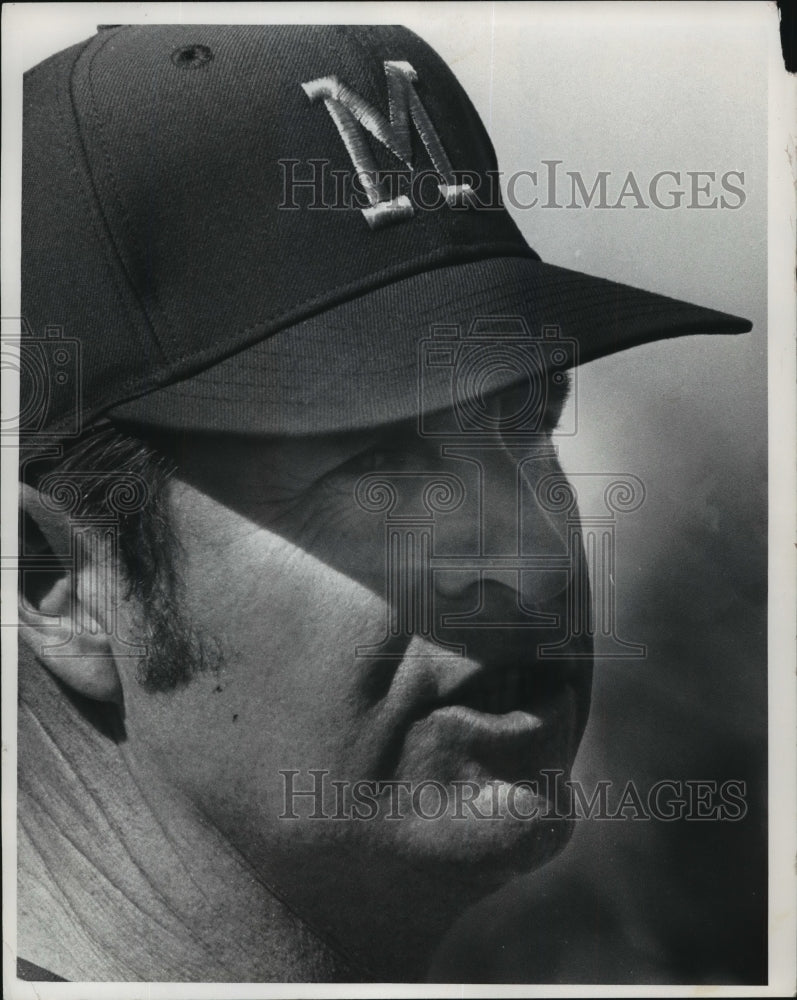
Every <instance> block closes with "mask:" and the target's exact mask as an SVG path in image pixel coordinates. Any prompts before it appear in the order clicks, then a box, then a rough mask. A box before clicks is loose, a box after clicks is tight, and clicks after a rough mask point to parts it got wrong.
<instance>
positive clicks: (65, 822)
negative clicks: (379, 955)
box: [18, 657, 364, 982]
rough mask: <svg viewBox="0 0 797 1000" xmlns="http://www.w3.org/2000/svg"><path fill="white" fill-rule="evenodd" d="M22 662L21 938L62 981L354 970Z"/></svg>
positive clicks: (302, 977)
mask: <svg viewBox="0 0 797 1000" xmlns="http://www.w3.org/2000/svg"><path fill="white" fill-rule="evenodd" d="M23 661H24V662H22V663H21V670H20V709H19V712H20V716H19V741H18V750H19V762H20V768H19V773H20V778H19V842H18V851H19V870H20V878H19V903H18V913H19V937H18V951H19V953H20V954H21V956H22V957H23V958H26V959H28V960H29V961H31V962H34V963H36V964H37V965H40V966H42V967H44V968H46V969H49V970H51V971H52V972H54V973H56V974H58V975H60V976H63V978H65V979H68V980H70V981H92V980H104V981H143V982H153V981H176V982H202V981H209V982H225V981H226V982H269V981H271V982H334V981H352V980H358V979H361V978H363V975H364V973H363V972H362V971H359V970H358V969H357V968H355V967H353V966H352V965H351V964H349V963H348V962H347V960H346V959H345V958H343V957H342V956H341V955H340V954H339V953H338V951H337V950H336V949H335V948H333V947H332V946H331V945H330V944H329V943H327V942H326V941H324V940H323V939H322V937H321V936H320V935H318V934H317V933H314V932H313V931H312V930H310V928H309V927H308V926H307V925H306V923H305V922H304V921H302V920H301V919H299V918H298V917H297V916H296V915H294V914H293V913H292V912H291V910H290V909H289V907H288V906H287V905H286V904H285V903H283V902H282V901H280V900H279V899H277V898H276V897H275V895H274V894H273V893H271V892H270V891H269V890H268V888H267V887H266V886H265V885H264V884H263V883H262V881H261V880H260V879H258V878H257V876H256V874H255V873H254V872H253V871H252V870H251V869H250V868H249V867H248V866H247V865H246V863H245V862H244V861H243V859H242V858H241V857H240V856H239V855H238V854H237V853H236V852H235V851H234V850H233V849H232V848H231V847H230V845H229V844H228V843H227V842H226V841H225V840H224V838H222V837H221V836H220V835H219V834H218V832H217V831H216V830H215V829H214V828H213V827H212V826H211V825H210V824H208V823H206V822H205V821H204V820H203V819H202V817H201V816H198V815H196V813H192V812H191V811H190V810H189V809H188V808H187V807H186V806H185V805H184V804H183V803H180V802H177V801H175V802H173V803H171V807H170V808H168V809H164V808H162V803H161V804H160V805H159V804H158V795H157V792H154V790H153V789H152V788H146V787H143V783H142V781H141V778H140V777H139V776H138V775H137V774H136V769H135V766H131V763H132V762H131V761H130V760H129V757H128V754H127V753H126V752H125V748H124V742H123V741H120V742H117V741H115V740H113V739H111V738H110V737H109V736H107V735H104V734H102V733H101V732H100V731H98V729H97V728H96V725H95V723H94V722H92V721H91V720H89V719H87V718H86V717H85V715H84V712H83V711H81V708H80V706H79V705H78V704H77V703H75V704H73V703H72V702H70V701H69V700H68V699H67V698H66V696H65V695H64V692H63V691H62V690H61V689H60V688H59V686H58V684H57V683H56V682H55V681H54V680H53V678H52V677H51V676H50V675H49V674H47V673H46V671H45V670H44V669H43V668H42V667H41V666H40V665H39V664H38V663H37V662H36V661H35V660H33V659H32V658H30V657H24V658H23Z"/></svg>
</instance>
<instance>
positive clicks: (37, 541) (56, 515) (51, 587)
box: [19, 483, 122, 704]
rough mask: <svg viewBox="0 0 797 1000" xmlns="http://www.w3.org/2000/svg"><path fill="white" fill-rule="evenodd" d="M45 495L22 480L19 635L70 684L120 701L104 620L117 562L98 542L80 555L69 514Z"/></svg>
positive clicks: (100, 697) (83, 692) (99, 698)
mask: <svg viewBox="0 0 797 1000" xmlns="http://www.w3.org/2000/svg"><path fill="white" fill-rule="evenodd" d="M46 500H47V498H46V497H45V498H42V495H41V494H40V492H39V491H38V490H37V489H35V488H34V487H31V486H29V485H27V484H25V483H21V484H20V493H19V514H20V517H19V524H20V537H19V563H20V572H19V633H20V635H21V637H22V638H23V640H24V641H25V642H26V643H27V644H28V645H29V646H30V647H31V649H32V650H33V652H34V653H35V655H36V656H37V657H38V658H39V659H40V660H41V662H42V663H43V664H44V665H45V666H46V667H47V669H48V670H49V671H50V672H51V673H53V674H55V676H56V677H57V678H58V679H59V680H60V681H62V682H63V683H64V684H66V685H67V686H68V687H69V688H71V689H72V690H74V691H76V692H77V693H78V694H81V695H84V696H85V697H87V698H93V699H95V700H97V701H112V702H116V703H118V704H121V702H122V686H121V683H120V679H119V672H118V670H117V667H116V661H115V659H114V655H113V648H112V645H111V642H110V636H109V634H108V621H107V620H103V617H104V616H105V615H107V614H108V600H109V594H108V593H107V588H106V584H107V581H108V579H110V575H111V574H114V573H115V572H116V566H115V565H107V563H108V560H109V559H110V555H109V554H108V553H107V552H103V549H102V547H101V546H87V548H89V549H92V550H93V551H91V552H90V554H83V555H82V557H81V558H78V557H77V556H76V553H75V551H74V549H75V548H76V546H75V544H74V539H73V537H72V527H71V521H70V518H69V516H68V515H67V514H65V513H63V512H60V511H58V510H55V509H53V508H54V507H55V505H54V504H52V503H50V504H48V503H47V502H46ZM100 560H104V562H103V564H102V565H97V562H98V561H100ZM104 588H106V589H104Z"/></svg>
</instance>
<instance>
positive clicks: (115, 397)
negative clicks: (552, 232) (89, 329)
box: [87, 244, 539, 420]
mask: <svg viewBox="0 0 797 1000" xmlns="http://www.w3.org/2000/svg"><path fill="white" fill-rule="evenodd" d="M476 246H477V247H478V249H483V247H482V245H481V244H478V245H476ZM496 249H497V248H496V247H495V246H492V247H491V248H490V250H491V252H490V254H489V255H487V256H485V257H483V258H481V257H475V256H474V257H471V258H470V260H468V261H462V260H451V259H449V260H443V261H439V262H437V263H436V264H430V263H429V262H428V261H425V262H424V263H425V264H426V267H425V270H438V269H441V268H444V267H447V266H451V267H453V266H456V265H457V264H462V263H476V262H477V261H480V260H493V259H501V258H505V257H519V258H521V259H524V260H526V259H533V260H539V258H538V257H537V255H536V254H535V253H534V251H533V250H532V249H531V247H529V248H528V253H525V254H524V253H521V252H519V251H520V249H521V248H519V247H513V248H512V250H511V251H507V252H505V253H496ZM446 252H450V248H447V251H446ZM415 263H416V264H417V265H418V266H417V268H415V269H413V270H411V271H408V272H406V273H400V274H394V273H393V272H389V273H390V274H392V275H393V276H394V277H395V280H396V281H401V280H403V279H405V278H410V277H413V275H414V274H418V273H421V265H420V262H418V261H416V262H415ZM376 273H377V275H381V274H384V273H385V271H384V270H383V271H381V272H376ZM386 285H387V283H384V284H381V285H375V286H374V285H371V286H369V287H367V288H364V289H363V290H362V292H361V293H360V295H352V296H351V298H349V299H346V298H341V299H340V301H335V302H328V301H327V300H326V299H324V300H314V302H315V303H316V304H317V305H318V307H319V308H318V309H314V310H311V311H310V312H309V313H308V314H307V315H299V316H297V317H296V318H294V317H293V315H292V313H291V311H290V310H289V311H287V312H285V311H283V312H278V313H274V314H272V315H271V316H267V317H265V318H263V319H261V320H259V321H257V322H256V323H253V324H250V325H249V326H247V327H244V328H243V329H242V330H240V331H239V332H238V335H239V336H241V335H242V334H246V333H250V332H253V331H255V330H256V329H257V327H259V326H262V325H263V324H265V323H269V322H272V321H273V320H274V319H275V318H276V317H284V319H285V325H284V326H279V327H277V328H275V329H273V330H269V331H267V332H266V333H264V335H263V336H262V337H260V338H259V339H258V340H253V341H251V342H246V343H243V344H238V345H236V347H235V348H234V349H233V350H231V351H230V352H229V353H228V354H226V355H224V356H223V357H219V358H215V359H214V360H213V361H211V362H210V364H217V363H221V362H222V361H225V360H227V358H230V357H233V356H234V355H236V354H238V353H240V352H241V351H245V350H246V349H247V348H248V347H252V346H253V345H254V344H257V343H259V342H261V341H264V340H267V339H268V338H269V337H272V336H275V335H276V334H278V333H280V332H282V331H283V330H284V329H287V328H289V327H291V326H294V325H296V324H298V323H300V322H302V321H303V320H306V319H310V318H311V317H312V316H313V315H316V314H317V313H318V312H321V311H323V310H322V308H321V307H323V306H326V307H328V308H330V309H332V308H334V307H335V306H336V305H340V304H342V303H343V302H345V301H352V300H353V299H355V298H359V297H360V296H361V295H367V294H369V293H370V292H374V291H377V290H378V289H379V288H384V287H386ZM348 288H349V286H342V287H341V289H339V291H340V292H341V295H343V294H344V293H345V292H346V291H347V290H348ZM210 350H211V349H210V348H208V349H207V351H206V352H205V353H202V352H198V353H191V352H187V353H186V354H183V355H181V356H180V357H177V358H172V359H167V360H166V361H165V362H164V363H163V364H162V365H160V366H159V367H158V368H157V369H155V370H152V369H150V370H149V372H148V373H147V374H148V376H149V377H152V378H153V379H154V380H157V378H158V376H160V375H167V376H168V375H170V374H174V373H173V371H172V368H173V366H174V365H175V364H176V363H178V362H180V361H185V360H188V359H194V360H196V361H197V363H199V364H204V363H205V362H206V361H207V357H206V354H207V353H208V352H210ZM201 370H202V369H199V370H198V371H197V372H192V371H187V372H184V373H182V374H181V375H179V376H177V377H176V378H175V381H181V380H182V379H187V378H191V377H192V375H194V374H198V373H199V371H201ZM142 380H143V377H142V376H141V375H137V376H135V377H134V378H130V379H127V381H125V382H123V383H121V384H118V385H116V386H115V388H114V389H113V391H112V393H111V395H110V396H106V397H105V398H104V399H102V400H101V401H99V402H97V403H96V404H95V405H94V406H93V407H92V409H91V410H90V411H89V415H88V416H87V420H91V419H94V417H96V416H98V415H99V414H101V413H102V412H104V411H105V410H106V409H108V408H109V407H111V406H115V405H121V404H122V403H125V402H129V401H130V400H131V399H135V398H137V397H138V396H140V395H146V392H144V393H135V394H134V395H132V396H130V397H129V398H128V399H119V394H120V393H122V394H123V393H125V392H128V391H131V390H133V389H137V388H139V387H141V384H142ZM170 384H172V383H169V382H164V383H162V384H156V385H155V386H153V388H152V389H150V390H149V391H156V390H157V389H161V388H165V387H166V386H167V385H170Z"/></svg>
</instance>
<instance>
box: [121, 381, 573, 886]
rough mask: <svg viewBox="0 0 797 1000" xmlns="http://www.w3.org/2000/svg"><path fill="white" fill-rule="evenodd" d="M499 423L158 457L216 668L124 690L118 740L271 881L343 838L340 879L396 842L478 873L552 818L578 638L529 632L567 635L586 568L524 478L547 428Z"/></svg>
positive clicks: (530, 843) (194, 615)
mask: <svg viewBox="0 0 797 1000" xmlns="http://www.w3.org/2000/svg"><path fill="white" fill-rule="evenodd" d="M507 398H508V397H507V396H506V395H504V396H503V397H502V399H500V400H499V399H497V400H496V403H495V405H496V406H497V407H500V406H502V405H506V399H507ZM562 403H563V400H562V399H561V398H554V399H553V402H552V404H551V411H550V412H549V414H548V415H547V417H546V424H545V426H546V428H547V430H548V431H550V430H551V428H552V426H553V424H554V423H555V420H556V418H557V410H558V409H559V408H560V407H561V405H562ZM497 412H499V413H500V410H499V411H497ZM425 426H426V427H427V428H429V427H431V428H432V430H434V423H433V422H432V423H429V421H427V422H426V425H425ZM441 426H443V418H442V417H441ZM446 426H447V425H446ZM496 426H497V428H498V429H497V430H494V431H493V432H491V433H490V434H489V435H487V436H484V435H482V436H481V437H480V438H479V441H478V442H475V441H472V440H469V439H467V440H466V439H464V438H462V439H459V440H458V441H456V442H454V444H451V443H450V442H449V446H448V448H447V449H444V448H443V447H442V446H441V442H440V439H438V438H437V437H434V436H432V437H429V436H425V437H421V436H419V434H418V430H417V425H416V423H415V422H411V423H408V424H401V425H394V426H391V427H388V428H383V429H378V430H375V431H363V432H357V433H349V434H340V435H330V436H326V437H321V436H319V437H316V438H302V439H294V440H290V439H287V438H284V439H281V440H264V439H262V438H243V437H241V438H231V437H229V436H223V437H222V436H208V437H206V438H199V437H194V438H192V439H191V440H186V443H185V448H184V450H183V451H182V453H181V454H180V455H179V456H178V461H179V474H178V478H177V480H176V481H175V482H174V484H173V487H172V491H171V498H170V499H171V503H172V508H173V512H174V518H175V521H176V529H177V534H178V537H179V539H180V542H181V545H182V548H183V554H182V560H181V562H182V572H183V577H184V582H185V602H186V612H187V615H188V617H189V619H190V620H191V621H192V622H193V623H194V625H195V627H196V628H197V630H198V631H199V633H200V635H201V637H202V638H203V640H204V641H205V642H206V643H208V642H211V643H218V646H219V648H220V651H221V653H222V656H223V666H222V667H221V668H220V670H219V671H218V672H215V671H214V672H205V673H199V674H198V675H197V676H196V677H195V678H194V680H193V681H192V682H191V683H190V684H188V685H186V686H184V687H181V688H179V689H178V690H176V691H174V692H170V693H168V694H165V695H161V694H158V695H153V694H150V693H147V692H146V691H144V690H142V689H141V688H140V687H137V686H136V685H127V691H126V695H125V697H126V704H125V708H126V725H127V730H128V734H129V738H130V744H131V745H133V744H134V743H136V740H137V739H138V742H137V743H136V745H139V746H146V748H147V749H146V754H147V756H148V758H149V761H150V762H151V763H152V764H153V765H154V768H155V769H156V770H158V771H159V773H161V774H162V775H164V778H165V780H166V782H167V783H169V784H171V785H172V786H173V787H174V789H175V792H176V793H177V794H181V795H183V796H185V797H186V798H187V799H188V801H189V802H190V803H191V804H192V805H194V806H196V807H197V808H198V809H199V810H200V811H201V813H202V815H204V816H205V817H207V818H209V819H210V821H211V822H212V823H214V824H215V825H216V826H217V827H218V828H220V829H221V830H222V831H223V832H224V834H225V835H226V836H227V837H228V838H229V839H230V840H231V841H232V843H233V844H235V846H236V847H237V848H238V849H239V850H240V851H241V852H242V853H243V855H244V856H245V857H246V858H247V859H248V860H249V861H250V862H252V863H253V864H254V866H255V867H256V869H258V870H260V871H264V872H266V873H268V874H269V877H271V878H272V879H273V880H275V882H276V884H277V885H278V886H279V885H281V884H282V883H283V882H285V883H290V887H288V886H286V885H284V884H283V889H284V891H286V892H290V891H292V890H293V889H295V886H296V885H298V884H299V883H301V882H302V880H305V881H309V882H310V883H312V881H313V880H312V878H310V877H309V876H308V873H311V872H313V871H315V870H317V872H318V877H319V878H321V877H324V876H323V875H322V873H326V874H327V875H328V873H329V872H330V870H335V871H339V870H340V857H341V856H344V855H345V857H347V858H349V862H350V866H349V869H348V871H349V873H350V874H351V877H352V878H355V879H356V878H357V865H358V864H359V861H360V859H363V858H368V859H370V861H373V860H374V859H376V860H377V862H379V859H381V862H382V864H383V870H384V868H389V867H390V866H391V865H392V864H394V863H396V862H397V859H401V864H406V863H408V862H409V863H410V864H412V865H413V866H414V868H415V869H416V870H417V869H418V868H420V869H421V870H423V869H425V868H426V867H427V866H428V870H429V871H434V870H440V868H441V866H443V867H446V866H447V863H456V864H457V865H458V869H457V870H458V871H459V872H461V874H462V876H463V878H464V879H465V881H468V880H470V879H474V880H475V879H477V878H479V879H482V878H484V877H487V880H488V881H494V882H495V883H496V884H498V883H500V881H502V880H503V879H505V878H506V877H507V875H509V874H511V873H514V872H517V871H525V870H529V869H531V868H533V867H536V866H537V865H538V864H540V863H541V862H542V861H544V860H545V859H546V858H547V857H549V856H550V855H551V854H553V853H554V852H555V851H556V850H557V849H559V847H561V845H562V844H563V843H564V842H565V841H566V839H567V836H568V835H569V831H570V827H569V825H568V823H567V822H566V821H565V820H564V819H556V818H554V819H551V818H550V817H549V818H547V819H546V818H545V817H544V814H545V812H546V810H548V809H549V807H550V803H549V802H547V801H546V794H547V792H552V791H553V787H554V785H556V784H557V783H559V784H561V778H562V777H567V776H568V774H569V770H570V767H571V764H572V762H573V758H574V756H575V753H576V750H577V747H578V744H579V741H580V738H581V735H582V733H583V729H584V725H585V722H586V717H587V712H588V705H589V692H590V682H591V659H590V658H589V652H590V651H589V646H588V645H587V644H586V643H585V642H584V641H582V642H581V644H580V645H578V643H577V644H576V645H575V646H573V645H572V644H571V646H570V652H571V654H572V652H573V650H574V649H575V650H577V651H579V652H580V654H581V655H580V657H579V656H573V655H570V656H568V657H564V658H548V659H546V658H544V657H543V656H542V655H541V654H540V652H539V647H540V646H542V645H545V644H549V645H550V644H555V643H556V642H557V641H559V640H561V639H562V638H563V637H564V636H565V634H566V623H567V614H568V609H567V602H568V600H569V599H571V598H573V599H575V594H576V593H577V592H578V588H579V587H582V588H583V586H584V581H583V579H579V575H578V573H577V572H576V570H575V565H576V564H578V565H582V563H581V562H580V561H578V560H575V559H574V558H573V555H572V553H569V550H568V546H569V545H570V544H571V542H570V537H569V535H568V522H567V516H566V514H565V513H563V512H561V511H560V512H559V513H554V512H552V511H551V510H549V509H546V507H545V506H544V505H543V504H542V503H541V502H540V499H539V496H538V491H539V490H538V488H539V487H540V484H543V485H544V484H545V483H544V481H546V477H554V476H556V477H558V476H560V475H561V472H560V469H559V465H558V462H557V458H556V455H555V452H554V450H553V447H552V444H551V438H550V433H543V434H541V435H539V436H537V437H535V438H534V440H533V441H523V442H520V443H518V444H512V443H511V442H509V443H508V441H507V439H505V438H504V437H503V436H502V433H501V429H500V420H499V421H497V422H496ZM555 481H556V480H553V479H551V478H547V482H548V484H551V483H554V482H555ZM548 506H552V505H550V504H549V505H548ZM572 524H573V521H572V514H571V522H570V528H571V529H572ZM571 535H572V531H571ZM519 555H520V556H535V557H542V558H543V562H544V560H545V559H549V560H550V561H551V567H552V568H547V569H546V568H540V566H539V565H538V566H537V567H536V568H532V569H526V570H523V571H521V572H519V571H518V569H517V562H515V563H514V564H513V563H512V558H513V557H515V559H517V557H518V556H519ZM556 560H558V562H556ZM582 599H583V590H582ZM545 770H548V771H551V772H564V774H563V775H562V774H561V773H560V775H559V778H557V777H556V776H555V775H552V776H548V777H547V778H546V776H545V775H544V774H543V773H542V772H544V771H545ZM312 772H315V773H314V774H313V773H312ZM319 772H323V773H319ZM364 781H369V782H375V783H381V785H379V786H377V785H371V786H367V787H366V786H363V785H362V784H360V785H359V786H357V787H358V789H359V792H355V788H354V786H355V784H356V783H357V782H360V783H362V782H364ZM394 782H405V783H409V784H405V785H403V786H401V787H400V786H397V785H395V784H390V783H394ZM336 783H338V784H336ZM340 783H344V784H340ZM422 783H426V785H425V786H423V787H421V786H422ZM308 789H316V790H317V791H318V796H319V797H318V798H317V799H316V798H313V797H311V796H297V795H295V794H290V793H291V791H293V792H298V791H302V790H308ZM560 791H561V789H560ZM358 794H359V805H358V804H357V801H356V799H357V795H358ZM364 796H367V797H368V798H369V801H370V802H371V803H372V804H371V805H364V804H363V801H364V799H363V797H364ZM310 814H314V818H309V817H310ZM294 815H295V816H298V817H299V818H298V819H297V818H289V817H292V816H294ZM433 816H434V817H436V818H434V819H432V818H430V817H433ZM324 817H326V818H324ZM355 817H357V818H355ZM389 817H390V818H389ZM397 817H400V818H397ZM331 861H334V864H332V865H331V864H330V862H331ZM369 863H370V862H369ZM363 877H364V878H365V877H366V876H363ZM368 877H370V876H368Z"/></svg>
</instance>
